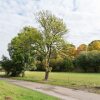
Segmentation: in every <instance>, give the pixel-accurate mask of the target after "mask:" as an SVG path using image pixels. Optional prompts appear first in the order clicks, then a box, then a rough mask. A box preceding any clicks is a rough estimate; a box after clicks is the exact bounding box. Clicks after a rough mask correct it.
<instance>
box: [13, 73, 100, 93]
mask: <svg viewBox="0 0 100 100" xmlns="http://www.w3.org/2000/svg"><path fill="white" fill-rule="evenodd" d="M44 74H45V73H44V72H26V75H25V77H16V78H15V79H20V80H27V81H33V82H40V83H46V84H52V85H59V86H64V87H69V88H74V89H82V90H88V91H91V92H97V93H100V74H93V73H67V72H65V73H57V72H51V73H50V76H49V80H48V81H47V82H46V81H43V78H44Z"/></svg>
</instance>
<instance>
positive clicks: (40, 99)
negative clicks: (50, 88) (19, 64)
mask: <svg viewBox="0 0 100 100" xmlns="http://www.w3.org/2000/svg"><path fill="white" fill-rule="evenodd" d="M5 97H9V98H12V99H9V100H58V99H57V98H55V97H51V96H48V95H45V94H42V93H39V92H36V91H32V90H29V89H25V88H21V87H18V86H15V85H11V84H9V83H7V82H4V81H0V100H5ZM7 100H8V99H7Z"/></svg>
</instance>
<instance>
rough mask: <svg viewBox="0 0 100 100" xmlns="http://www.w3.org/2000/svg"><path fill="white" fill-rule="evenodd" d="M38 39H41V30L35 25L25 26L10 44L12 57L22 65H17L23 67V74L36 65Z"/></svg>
mask: <svg viewBox="0 0 100 100" xmlns="http://www.w3.org/2000/svg"><path fill="white" fill-rule="evenodd" d="M38 40H41V36H40V33H39V31H37V29H36V28H33V27H25V28H23V30H22V31H21V32H20V33H19V34H18V36H16V37H15V38H13V39H12V41H11V43H10V44H9V45H8V51H9V55H10V58H11V59H12V61H13V62H15V63H16V64H19V65H21V66H17V67H22V68H21V73H22V76H24V72H25V71H26V70H30V69H31V68H33V67H34V66H35V64H34V60H35V55H36V51H35V50H36V46H37V45H36V44H37V43H38ZM32 45H34V46H35V47H33V46H32Z"/></svg>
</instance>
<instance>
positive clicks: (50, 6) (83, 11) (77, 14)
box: [0, 0, 100, 58]
mask: <svg viewBox="0 0 100 100" xmlns="http://www.w3.org/2000/svg"><path fill="white" fill-rule="evenodd" d="M40 10H50V11H51V12H52V13H53V14H55V15H56V16H58V17H60V18H63V20H64V21H65V23H66V25H67V27H68V29H69V33H68V34H67V35H66V36H65V37H64V38H65V39H66V40H68V41H70V42H71V43H73V44H75V45H77V46H78V45H79V44H81V43H86V44H88V43H89V42H91V41H92V40H95V39H100V0H0V58H1V56H2V55H3V54H4V55H8V52H7V45H8V43H9V42H10V41H11V39H12V38H13V37H14V36H16V35H17V33H18V32H19V31H20V30H21V28H22V27H24V26H26V25H33V26H36V24H35V19H34V13H36V12H38V11H40Z"/></svg>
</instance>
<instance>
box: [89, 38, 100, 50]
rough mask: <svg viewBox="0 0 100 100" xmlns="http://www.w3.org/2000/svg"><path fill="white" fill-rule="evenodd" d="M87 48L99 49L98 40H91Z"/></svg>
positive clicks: (99, 41)
mask: <svg viewBox="0 0 100 100" xmlns="http://www.w3.org/2000/svg"><path fill="white" fill-rule="evenodd" d="M88 50H89V51H92V50H99V51H100V40H95V41H92V42H91V43H90V44H89V45H88Z"/></svg>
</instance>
